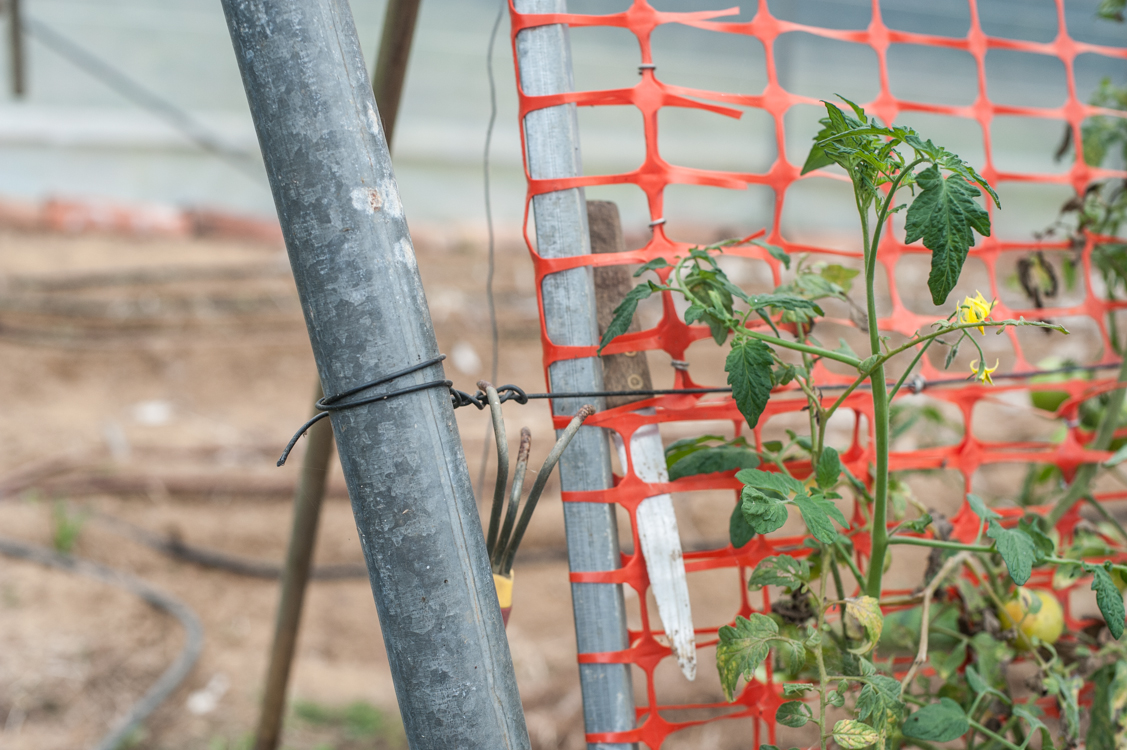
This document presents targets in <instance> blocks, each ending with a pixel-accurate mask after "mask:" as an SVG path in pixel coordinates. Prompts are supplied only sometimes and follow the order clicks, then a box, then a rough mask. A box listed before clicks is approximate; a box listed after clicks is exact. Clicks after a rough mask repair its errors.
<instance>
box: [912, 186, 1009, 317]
mask: <svg viewBox="0 0 1127 750" xmlns="http://www.w3.org/2000/svg"><path fill="white" fill-rule="evenodd" d="M916 184H917V185H919V187H920V193H919V195H917V196H916V198H915V200H914V201H912V205H911V206H910V207H909V208H908V214H907V219H906V220H905V224H904V231H905V235H906V236H905V238H904V241H905V242H906V243H907V244H911V243H913V242H915V241H916V240H919V239H922V240H923V244H924V247H926V248H927V249H928V250H931V274H930V275H929V276H928V279H927V286H928V289H930V290H931V300H932V302H933V303H934V304H936V305H943V304H944V303H946V301H947V296H948V295H949V294H950V293H951V290H952V289H954V288H955V285H956V284H957V283H958V281H959V275H960V274H961V273H962V270H963V262H964V261H965V260H966V258H967V251H968V250H970V247H971V245H973V244H974V232H978V233H979V234H981V235H982V236H983V237H989V236H990V214H989V213H987V212H986V209H984V208H982V206H980V205H978V203H976V202H975V200H974V199H975V198H977V197H978V196H980V195H982V193H981V192H980V191H979V190H978V188H976V187H973V186H972V185H971V184H970V183H968V182H967V181H966V179H964V178H963V176H961V175H958V174H953V175H950V176H948V177H947V178H946V179H944V178H943V175H942V174H941V173H940V171H939V167H938V165H935V164H933V165H931V166H930V167H928V168H927V169H925V170H923V171H922V172H920V173H919V174H918V175H916ZM972 230H973V231H972Z"/></svg>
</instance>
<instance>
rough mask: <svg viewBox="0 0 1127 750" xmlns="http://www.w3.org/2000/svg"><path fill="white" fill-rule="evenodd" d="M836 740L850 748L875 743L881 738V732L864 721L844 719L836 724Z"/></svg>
mask: <svg viewBox="0 0 1127 750" xmlns="http://www.w3.org/2000/svg"><path fill="white" fill-rule="evenodd" d="M833 734H834V742H836V743H837V744H839V745H841V746H842V747H844V748H849V750H860V748H863V747H868V746H869V745H875V744H876V742H877V740H879V739H880V734H879V733H878V732H877V730H875V729H873V728H872V727H871V726H869V725H868V724H865V723H864V722H860V721H856V720H854V719H842V720H841V721H839V722H838V723H836V724H834V732H833Z"/></svg>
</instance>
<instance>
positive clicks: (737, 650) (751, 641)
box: [716, 613, 779, 701]
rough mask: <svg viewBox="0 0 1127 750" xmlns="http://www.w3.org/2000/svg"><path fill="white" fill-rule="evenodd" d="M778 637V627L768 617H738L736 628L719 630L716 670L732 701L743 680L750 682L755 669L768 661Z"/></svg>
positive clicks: (728, 626) (758, 615) (729, 627)
mask: <svg viewBox="0 0 1127 750" xmlns="http://www.w3.org/2000/svg"><path fill="white" fill-rule="evenodd" d="M778 635H779V626H778V625H776V624H775V621H774V620H772V619H771V618H770V617H767V616H766V615H761V614H758V613H752V614H751V615H750V616H748V617H746V618H744V617H737V618H736V624H735V625H725V626H724V627H722V628H720V633H719V638H720V640H719V642H718V643H717V644H716V669H717V670H718V671H719V672H720V685H721V687H723V688H724V695H725V696H726V697H727V699H728V700H729V701H731V700H732V699H733V697H734V695H735V692H736V684H737V683H738V682H739V680H740V677H743V678H744V679H745V680H750V679H751V678H752V676H753V675H754V674H755V670H756V669H758V668H759V665H760V664H762V663H763V661H764V659H766V658H767V654H768V652H769V651H770V641H771V639H772V638H776V637H778Z"/></svg>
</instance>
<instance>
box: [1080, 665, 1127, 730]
mask: <svg viewBox="0 0 1127 750" xmlns="http://www.w3.org/2000/svg"><path fill="white" fill-rule="evenodd" d="M1125 666H1127V665H1124V664H1123V662H1119V663H1117V664H1105V665H1104V666H1102V667H1100V668H1099V669H1097V670H1096V671H1095V672H1093V673H1092V676H1091V677H1089V678H1088V679H1089V680H1091V682H1092V684H1093V685H1095V694H1094V695H1093V696H1092V710H1091V714H1090V717H1091V723H1090V724H1089V725H1088V735H1087V738H1086V747H1087V750H1116V747H1115V736H1116V734H1117V733H1118V732H1119V731H1120V728H1119V726H1118V723H1117V722H1116V720H1115V719H1116V713H1118V712H1117V711H1116V708H1117V707H1116V706H1114V705H1113V703H1112V701H1113V700H1114V696H1115V689H1114V687H1113V685H1114V683H1115V682H1116V675H1117V672H1118V673H1119V675H1120V677H1122V676H1123V675H1124V673H1125V672H1127V670H1125Z"/></svg>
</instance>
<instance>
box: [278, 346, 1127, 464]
mask: <svg viewBox="0 0 1127 750" xmlns="http://www.w3.org/2000/svg"><path fill="white" fill-rule="evenodd" d="M444 359H446V355H445V354H439V355H438V356H437V357H433V358H431V359H428V360H425V361H423V362H420V363H419V364H417V365H412V366H411V367H408V368H405V369H403V370H399V371H398V372H394V373H392V374H390V375H386V376H384V377H382V378H379V379H377V380H372V381H370V382H368V383H364V384H363V385H358V386H356V387H355V388H350V389H349V390H347V391H344V392H343V393H338V394H337V395H335V396H326V397H324V398H322V399H320V400H319V401H317V408H318V409H320V410H321V412H320V413H318V414H317V415H316V416H314V417H313V418H312V419H310V420H309V421H307V422H306V423H305V424H303V425H302V426H301V427H300V428H299V429H298V431H297V432H296V433H294V436H293V437H292V438H290V442H289V443H288V444H287V445H286V449H285V450H284V451H282V456H281V458H279V459H278V466H282V465H283V464H285V462H286V459H287V458H289V455H290V451H292V450H293V447H294V446H295V445H296V444H297V441H298V439H299V438H301V436H302V435H304V434H305V433H306V432H307V431H308V430H309V428H310V427H312V426H313V425H315V424H316V423H317V422H319V421H320V420H322V419H324V418H325V417H327V416H329V414H330V413H331V412H334V411H343V410H344V409H351V408H353V407H354V406H363V405H365V404H372V403H375V402H377V401H384V400H386V399H389V398H393V397H395V396H403V395H406V394H408V393H417V392H418V391H423V390H427V389H429V388H439V387H443V388H448V389H450V398H451V400H452V401H453V406H454V408H455V409H457V408H459V407H462V406H476V407H477V408H478V409H484V408H485V407H486V406H488V405H489V401H488V399H487V398H486V395H485V393H484V392H483V391H480V390H479V391H477V393H475V394H473V395H470V394H469V393H466V392H465V391H459V390H458V389H456V388H454V384H453V383H452V382H451V381H449V380H432V381H430V382H427V383H419V384H417V385H410V386H407V387H406V388H399V389H397V390H394V391H389V392H387V393H379V394H376V395H374V396H368V397H366V398H362V399H358V400H356V401H348V402H346V403H340V401H341V400H342V399H345V398H348V397H349V396H353V395H355V394H357V393H360V392H362V391H366V390H368V389H369V388H374V387H376V386H378V385H383V384H384V383H388V382H390V381H392V380H395V379H396V378H400V377H403V376H404V375H410V374H411V373H413V372H417V371H419V370H423V369H425V368H427V367H430V366H432V365H436V364H438V363H439V362H441V361H442V360H444ZM1119 367H1120V365H1119V363H1114V362H1113V363H1108V364H1101V365H1075V366H1072V367H1058V368H1056V369H1051V370H1030V371H1028V372H1007V373H1002V374H1001V375H993V376H991V377H992V378H993V379H994V380H1025V379H1028V378H1036V377H1043V376H1048V375H1065V374H1068V373H1076V372H1096V371H1099V370H1110V369H1117V368H1119ZM974 377H975V375H974V374H971V375H970V377H967V378H942V379H940V380H932V381H925V380H923V379H922V378H919V377H917V379H914V382H913V381H909V382H908V383H907V385H908V388H909V389H910V390H911V391H912V392H913V393H919V392H921V391H923V390H924V389H925V388H930V387H932V386H937V385H954V384H956V383H965V382H967V380H971V379H973V378H974ZM848 387H849V386H847V385H840V384H833V385H825V386H817V388H818V390H820V391H843V390H845V389H846V388H848ZM870 387H871V386H869V385H868V384H865V385H862V386H860V389H868V388H870ZM496 390H497V398H498V400H499V401H500V402H501V403H505V402H507V401H515V402H517V403H518V404H527V403H528V402H529V401H532V400H545V399H546V400H561V399H567V398H613V397H616V396H693V395H701V394H706V393H731V392H732V389H731V388H730V387H727V388H720V387H718V388H650V389H646V390H636V391H558V392H555V393H526V392H525V391H524V389H523V388H521V387H520V386H517V385H512V384H510V385H503V386H500V387H499V388H497V389H496Z"/></svg>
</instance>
